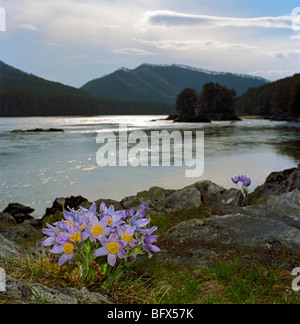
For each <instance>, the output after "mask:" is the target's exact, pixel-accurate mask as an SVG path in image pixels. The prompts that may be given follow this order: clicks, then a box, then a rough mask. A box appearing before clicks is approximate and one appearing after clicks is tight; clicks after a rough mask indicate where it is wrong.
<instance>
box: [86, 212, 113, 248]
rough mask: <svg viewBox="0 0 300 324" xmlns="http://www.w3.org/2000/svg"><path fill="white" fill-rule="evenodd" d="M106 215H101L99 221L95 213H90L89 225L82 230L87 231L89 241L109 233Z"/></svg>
mask: <svg viewBox="0 0 300 324" xmlns="http://www.w3.org/2000/svg"><path fill="white" fill-rule="evenodd" d="M108 222H109V218H108V217H103V218H102V219H101V220H100V221H99V219H98V217H97V216H96V215H92V214H91V215H90V217H89V225H87V226H85V227H84V230H85V231H86V232H87V233H88V235H89V237H90V240H91V242H94V241H95V240H96V239H100V238H101V237H105V236H107V235H109V234H110V233H111V230H110V228H108V227H107V226H108Z"/></svg>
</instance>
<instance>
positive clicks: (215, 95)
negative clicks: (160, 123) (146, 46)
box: [168, 82, 241, 123]
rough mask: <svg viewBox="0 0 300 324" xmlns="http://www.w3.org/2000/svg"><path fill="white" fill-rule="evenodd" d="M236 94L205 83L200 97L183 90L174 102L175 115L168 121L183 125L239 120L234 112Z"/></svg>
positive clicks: (222, 87)
mask: <svg viewBox="0 0 300 324" xmlns="http://www.w3.org/2000/svg"><path fill="white" fill-rule="evenodd" d="M236 98H237V93H236V91H235V90H234V89H228V88H227V87H224V86H221V85H220V84H219V83H212V82H210V83H207V84H205V85H204V87H203V90H202V92H201V93H200V95H199V94H198V93H197V91H196V90H194V89H192V88H186V89H184V90H183V91H182V92H181V93H180V94H179V95H178V97H177V100H176V114H175V115H170V116H169V117H168V120H174V122H185V123H210V122H211V121H213V120H214V121H230V120H231V121H237V120H241V119H240V118H239V117H237V115H236V114H235V112H234V107H235V102H236Z"/></svg>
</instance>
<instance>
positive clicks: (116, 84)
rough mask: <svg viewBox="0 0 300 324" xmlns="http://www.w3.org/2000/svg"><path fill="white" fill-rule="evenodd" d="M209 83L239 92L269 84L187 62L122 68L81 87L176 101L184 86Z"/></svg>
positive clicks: (108, 94)
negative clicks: (208, 69)
mask: <svg viewBox="0 0 300 324" xmlns="http://www.w3.org/2000/svg"><path fill="white" fill-rule="evenodd" d="M209 82H213V83H219V84H220V85H222V86H226V87H228V88H230V89H235V90H236V92H237V94H238V95H242V94H243V93H245V92H246V91H247V90H248V89H249V88H251V87H258V86H261V85H263V84H266V83H268V81H267V80H265V79H263V78H258V77H253V76H249V75H238V74H232V73H218V72H211V71H206V70H201V69H196V68H191V67H188V66H184V65H151V64H143V65H141V66H139V67H137V68H136V69H134V70H128V69H120V70H118V71H115V72H114V73H112V74H109V75H107V76H104V77H102V78H99V79H96V80H93V81H90V82H88V83H87V84H85V85H84V86H82V87H81V89H82V90H85V91H87V92H89V93H90V94H93V95H96V96H102V97H106V98H113V99H120V100H131V101H152V102H166V103H172V104H174V103H175V102H176V98H177V96H178V94H179V93H180V92H181V91H182V90H183V89H185V88H193V89H195V90H196V91H198V92H201V90H202V88H203V86H204V85H205V84H206V83H209Z"/></svg>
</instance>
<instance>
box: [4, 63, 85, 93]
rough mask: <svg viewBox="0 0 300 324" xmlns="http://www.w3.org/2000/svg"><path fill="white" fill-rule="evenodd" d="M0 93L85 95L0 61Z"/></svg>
mask: <svg viewBox="0 0 300 324" xmlns="http://www.w3.org/2000/svg"><path fill="white" fill-rule="evenodd" d="M0 91H2V92H3V91H23V92H26V93H39V94H55V95H57V94H63V95H77V96H81V95H87V92H85V91H83V90H79V89H76V88H73V87H70V86H66V85H64V84H61V83H58V82H52V81H48V80H45V79H42V78H40V77H37V76H35V75H33V74H28V73H25V72H23V71H21V70H18V69H16V68H14V67H12V66H10V65H7V64H5V63H4V62H2V61H0Z"/></svg>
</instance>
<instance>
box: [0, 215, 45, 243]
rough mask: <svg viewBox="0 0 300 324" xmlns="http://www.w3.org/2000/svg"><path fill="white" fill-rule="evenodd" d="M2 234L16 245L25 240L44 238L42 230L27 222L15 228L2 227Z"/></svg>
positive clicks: (0, 230)
mask: <svg viewBox="0 0 300 324" xmlns="http://www.w3.org/2000/svg"><path fill="white" fill-rule="evenodd" d="M33 221H34V220H33ZM0 234H2V235H3V236H4V237H6V238H7V239H9V240H12V241H14V242H16V243H20V242H21V241H22V240H24V239H25V240H26V239H32V238H36V239H37V238H38V237H39V236H40V237H42V236H43V234H42V232H41V230H39V229H37V228H36V227H35V226H33V225H32V224H31V221H25V222H23V223H21V224H18V225H15V226H7V227H2V228H0Z"/></svg>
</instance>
